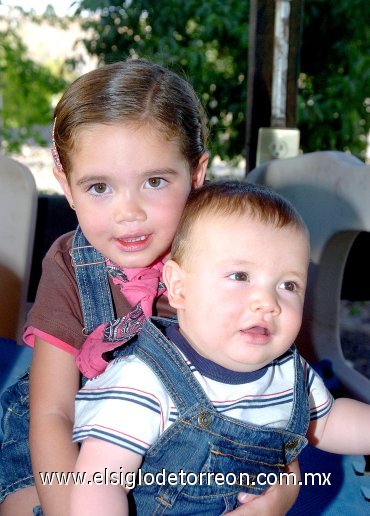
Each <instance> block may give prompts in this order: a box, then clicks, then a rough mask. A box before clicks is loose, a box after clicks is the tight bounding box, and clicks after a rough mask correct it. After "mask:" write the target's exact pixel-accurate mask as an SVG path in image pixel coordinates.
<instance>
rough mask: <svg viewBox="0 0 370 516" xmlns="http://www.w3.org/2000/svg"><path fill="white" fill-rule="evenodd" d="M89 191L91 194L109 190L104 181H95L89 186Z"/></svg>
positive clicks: (99, 193)
mask: <svg viewBox="0 0 370 516" xmlns="http://www.w3.org/2000/svg"><path fill="white" fill-rule="evenodd" d="M89 192H90V193H92V194H93V195H102V194H105V193H108V192H109V187H108V185H107V184H106V183H96V184H95V185H92V186H90V188H89Z"/></svg>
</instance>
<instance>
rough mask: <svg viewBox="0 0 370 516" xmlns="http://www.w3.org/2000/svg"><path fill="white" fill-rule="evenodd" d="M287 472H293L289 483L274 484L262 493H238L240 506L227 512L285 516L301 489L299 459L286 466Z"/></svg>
mask: <svg viewBox="0 0 370 516" xmlns="http://www.w3.org/2000/svg"><path fill="white" fill-rule="evenodd" d="M286 472H287V473H292V475H291V476H290V482H289V484H288V483H286V482H285V483H283V484H276V485H273V486H271V487H269V488H268V489H267V490H266V491H265V492H264V493H263V494H262V495H254V494H249V493H240V494H239V495H238V501H239V503H240V504H241V505H240V507H238V508H237V509H235V510H233V511H231V512H228V513H227V514H228V515H230V516H231V515H233V516H234V515H235V516H271V514H273V515H274V516H285V514H286V513H287V512H288V511H289V509H290V508H291V507H292V506H293V504H294V502H295V501H296V499H297V497H298V493H299V489H300V486H299V485H298V482H299V480H300V479H301V473H300V469H299V463H298V459H295V460H294V461H293V462H292V463H291V464H289V465H288V466H287V467H286ZM294 484H296V485H294Z"/></svg>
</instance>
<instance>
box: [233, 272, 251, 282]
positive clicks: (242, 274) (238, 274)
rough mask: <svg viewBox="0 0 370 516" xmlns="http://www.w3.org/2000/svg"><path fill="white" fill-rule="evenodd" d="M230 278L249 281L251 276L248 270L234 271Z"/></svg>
mask: <svg viewBox="0 0 370 516" xmlns="http://www.w3.org/2000/svg"><path fill="white" fill-rule="evenodd" d="M229 278H230V279H232V280H233V281H248V279H249V276H248V274H247V273H246V272H233V273H232V274H229Z"/></svg>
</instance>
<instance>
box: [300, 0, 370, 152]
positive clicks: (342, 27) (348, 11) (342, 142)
mask: <svg viewBox="0 0 370 516" xmlns="http://www.w3.org/2000/svg"><path fill="white" fill-rule="evenodd" d="M369 20H370V3H369V2H363V1H362V0H310V1H306V2H305V6H304V30H303V38H302V52H301V70H302V74H301V78H300V81H299V84H300V95H299V110H298V114H299V118H298V127H299V129H300V131H301V144H302V147H303V149H304V151H305V152H309V151H315V150H326V149H330V150H341V151H343V150H344V151H350V152H351V153H352V154H355V155H357V156H358V157H360V158H362V159H364V157H365V148H366V136H367V134H368V132H369V130H370V98H369V97H370V88H369V84H370V53H369V49H370V29H369ZM366 97H367V98H366Z"/></svg>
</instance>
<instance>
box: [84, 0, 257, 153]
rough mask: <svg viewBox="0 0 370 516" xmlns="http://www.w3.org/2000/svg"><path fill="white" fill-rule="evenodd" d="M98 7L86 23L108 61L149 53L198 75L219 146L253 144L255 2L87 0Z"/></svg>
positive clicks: (92, 44) (94, 46)
mask: <svg viewBox="0 0 370 516" xmlns="http://www.w3.org/2000/svg"><path fill="white" fill-rule="evenodd" d="M79 4H80V10H85V11H86V10H87V11H90V12H95V11H98V13H99V16H98V17H92V18H89V19H88V20H86V21H85V22H84V24H83V26H84V27H85V29H89V30H91V29H92V30H93V37H92V38H91V39H89V38H86V40H85V45H86V47H87V49H88V51H89V52H90V53H91V54H94V55H97V56H98V58H99V60H100V62H105V63H109V62H113V61H117V60H121V59H124V58H127V57H130V56H131V57H135V56H138V57H144V58H148V59H153V60H154V61H156V62H157V63H160V64H164V65H166V66H169V67H170V68H171V69H173V70H174V71H176V72H177V73H179V74H180V75H182V76H183V77H185V78H187V79H188V80H190V82H191V83H192V84H193V86H194V88H195V90H196V91H197V93H198V94H199V96H200V97H201V99H202V101H203V104H204V106H205V107H206V111H207V114H208V117H209V120H210V132H211V139H210V141H211V144H212V153H213V154H218V155H220V156H221V157H222V158H226V157H229V158H231V157H233V156H238V155H240V154H241V151H242V150H243V148H244V144H245V105H246V92H247V89H246V79H247V46H248V15H249V6H248V4H249V2H247V1H240V0H208V1H201V2H200V1H199V0H186V1H178V0H155V1H153V0H133V1H125V2H118V1H114V0H111V1H107V0H105V1H104V0H102V1H94V0H82V1H81V2H79Z"/></svg>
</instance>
